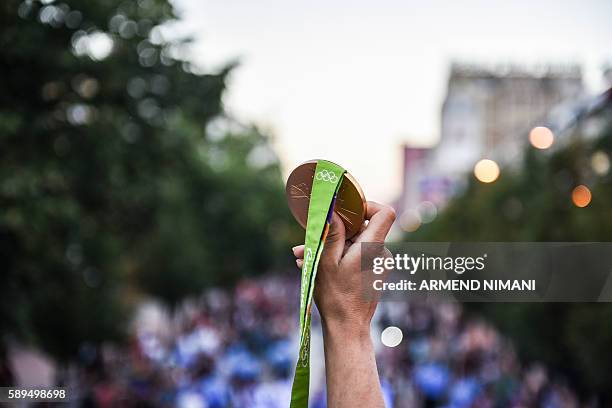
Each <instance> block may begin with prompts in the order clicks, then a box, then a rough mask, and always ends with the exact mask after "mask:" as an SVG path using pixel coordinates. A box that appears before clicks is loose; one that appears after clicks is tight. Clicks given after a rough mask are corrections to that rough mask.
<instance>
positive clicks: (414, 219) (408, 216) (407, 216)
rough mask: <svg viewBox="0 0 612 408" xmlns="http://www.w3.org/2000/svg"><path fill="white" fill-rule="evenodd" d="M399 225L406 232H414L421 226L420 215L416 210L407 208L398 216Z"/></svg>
mask: <svg viewBox="0 0 612 408" xmlns="http://www.w3.org/2000/svg"><path fill="white" fill-rule="evenodd" d="M400 227H401V228H402V229H403V230H404V231H406V232H414V231H416V230H418V229H419V228H420V227H421V216H420V215H419V213H418V212H417V211H414V210H407V211H405V212H404V213H403V214H402V216H401V217H400Z"/></svg>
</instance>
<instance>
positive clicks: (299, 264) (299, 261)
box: [295, 259, 304, 268]
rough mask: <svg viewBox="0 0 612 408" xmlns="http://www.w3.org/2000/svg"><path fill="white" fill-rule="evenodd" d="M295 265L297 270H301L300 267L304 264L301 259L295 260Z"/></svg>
mask: <svg viewBox="0 0 612 408" xmlns="http://www.w3.org/2000/svg"><path fill="white" fill-rule="evenodd" d="M295 263H296V265H297V266H298V267H299V268H301V267H302V265H303V264H304V261H302V260H301V259H296V260H295Z"/></svg>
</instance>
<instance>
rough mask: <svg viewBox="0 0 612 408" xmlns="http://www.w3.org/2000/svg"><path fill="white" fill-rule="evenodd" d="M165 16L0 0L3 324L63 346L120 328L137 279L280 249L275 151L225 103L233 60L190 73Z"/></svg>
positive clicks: (189, 278)
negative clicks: (235, 120) (229, 115)
mask: <svg viewBox="0 0 612 408" xmlns="http://www.w3.org/2000/svg"><path fill="white" fill-rule="evenodd" d="M174 18H175V15H174V11H173V9H172V7H171V5H170V3H169V2H168V1H167V0H138V1H123V0H97V1H93V0H71V1H67V0H64V1H61V0H57V1H44V2H40V1H32V0H23V1H21V0H6V1H3V2H1V4H0V81H1V82H0V91H1V92H0V161H1V166H0V206H1V208H2V211H1V212H0V240H1V241H0V255H1V256H2V269H3V284H2V286H1V287H0V331H1V332H2V333H5V334H6V335H7V336H16V337H17V338H20V339H22V340H24V339H25V340H27V341H32V342H37V343H38V344H40V345H41V346H42V347H43V348H44V349H46V350H47V351H49V352H51V353H52V354H53V355H55V356H57V357H60V358H70V357H72V356H74V354H75V353H76V351H77V350H78V348H79V347H80V345H82V344H83V343H84V342H94V343H97V342H101V341H103V340H108V339H117V338H120V337H121V335H122V333H123V326H124V324H125V323H126V319H127V316H129V315H128V314H126V313H125V311H126V307H127V306H129V305H130V303H132V302H133V301H134V300H135V296H134V294H138V293H140V292H141V291H142V289H144V290H147V291H149V293H152V294H154V295H157V296H159V297H161V298H163V299H165V300H167V301H169V302H176V301H178V300H179V299H181V298H182V297H183V296H185V295H187V294H192V293H197V292H198V291H200V290H201V289H202V288H203V287H204V286H205V285H209V284H220V283H221V284H222V283H227V282H229V281H231V280H232V279H235V278H236V277H237V276H239V275H243V274H248V273H258V272H261V271H264V270H266V269H269V268H272V267H274V265H275V262H274V260H275V259H278V258H279V257H278V256H277V255H278V253H279V252H278V250H279V248H280V246H281V244H282V243H283V242H284V240H285V239H287V237H288V236H289V235H288V234H291V230H290V225H291V224H290V223H289V215H288V211H287V210H286V208H285V207H284V206H282V205H281V203H283V202H284V200H283V192H282V182H281V176H280V171H279V166H278V161H277V160H276V158H275V157H274V156H271V155H270V153H269V151H268V156H269V157H268V159H267V160H263V161H262V160H257V157H258V154H259V153H257V152H265V151H266V149H269V147H268V146H269V141H268V140H267V138H266V137H264V136H262V135H261V134H260V132H258V131H257V129H254V128H241V127H238V126H237V125H235V124H232V122H231V121H230V120H228V119H226V118H225V119H224V117H223V115H222V104H221V97H222V94H223V91H224V89H225V81H226V77H227V75H228V73H229V72H230V70H231V68H232V67H231V66H228V67H227V68H225V69H223V70H221V71H220V72H217V73H212V74H211V73H208V74H202V73H199V71H198V70H197V69H196V68H194V67H192V66H191V65H190V64H189V63H188V62H186V61H184V60H182V55H183V54H184V53H183V50H184V47H185V46H186V44H187V43H188V40H186V39H168V38H164V36H163V30H161V29H160V26H162V25H163V24H164V23H166V22H169V21H172V20H173V19H174ZM215 118H216V119H215ZM213 119H214V121H213ZM215 123H216V124H217V128H219V126H222V125H223V124H225V126H226V127H227V128H226V129H223V128H222V129H221V131H219V130H218V129H217V132H216V135H213V134H210V132H208V131H207V129H210V128H211V126H212V125H214V124H215ZM213 136H214V137H213ZM259 155H260V156H261V154H259Z"/></svg>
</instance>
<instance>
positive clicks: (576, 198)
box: [572, 184, 592, 208]
mask: <svg viewBox="0 0 612 408" xmlns="http://www.w3.org/2000/svg"><path fill="white" fill-rule="evenodd" d="M591 197H592V195H591V190H589V188H588V187H587V186H585V185H582V184H581V185H579V186H577V187H576V188H574V190H572V201H573V202H574V205H575V206H576V207H580V208H583V207H586V206H587V205H589V203H590V202H591Z"/></svg>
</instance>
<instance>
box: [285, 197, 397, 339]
mask: <svg viewBox="0 0 612 408" xmlns="http://www.w3.org/2000/svg"><path fill="white" fill-rule="evenodd" d="M365 218H366V223H364V226H363V227H362V230H361V232H359V234H357V235H356V236H355V237H353V238H352V240H351V241H347V240H346V235H345V228H344V223H343V222H342V220H341V219H340V217H339V216H338V215H337V214H336V213H334V214H333V217H332V222H331V226H330V231H329V233H328V235H327V239H326V241H325V248H324V249H323V253H322V254H321V259H320V261H319V269H318V272H317V277H316V285H315V292H314V299H315V302H316V304H317V308H318V309H319V313H320V314H321V319H322V320H323V323H324V326H326V327H329V326H330V325H331V326H339V327H342V329H343V330H342V331H343V332H345V333H346V332H347V331H357V332H359V333H364V334H365V333H366V332H367V333H369V328H370V322H371V320H372V316H373V315H374V311H375V310H376V305H377V300H376V299H365V298H364V296H363V286H362V285H363V280H362V274H361V245H360V244H361V243H362V242H372V243H384V242H385V238H386V236H387V234H388V233H389V230H390V229H391V225H392V224H393V222H394V221H395V211H394V210H393V208H392V207H390V206H387V205H383V204H379V203H376V202H373V201H368V203H367V212H366V217H365ZM293 254H294V255H295V257H296V263H297V266H298V267H299V268H302V265H303V263H304V260H303V258H304V245H299V246H296V247H294V248H293Z"/></svg>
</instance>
